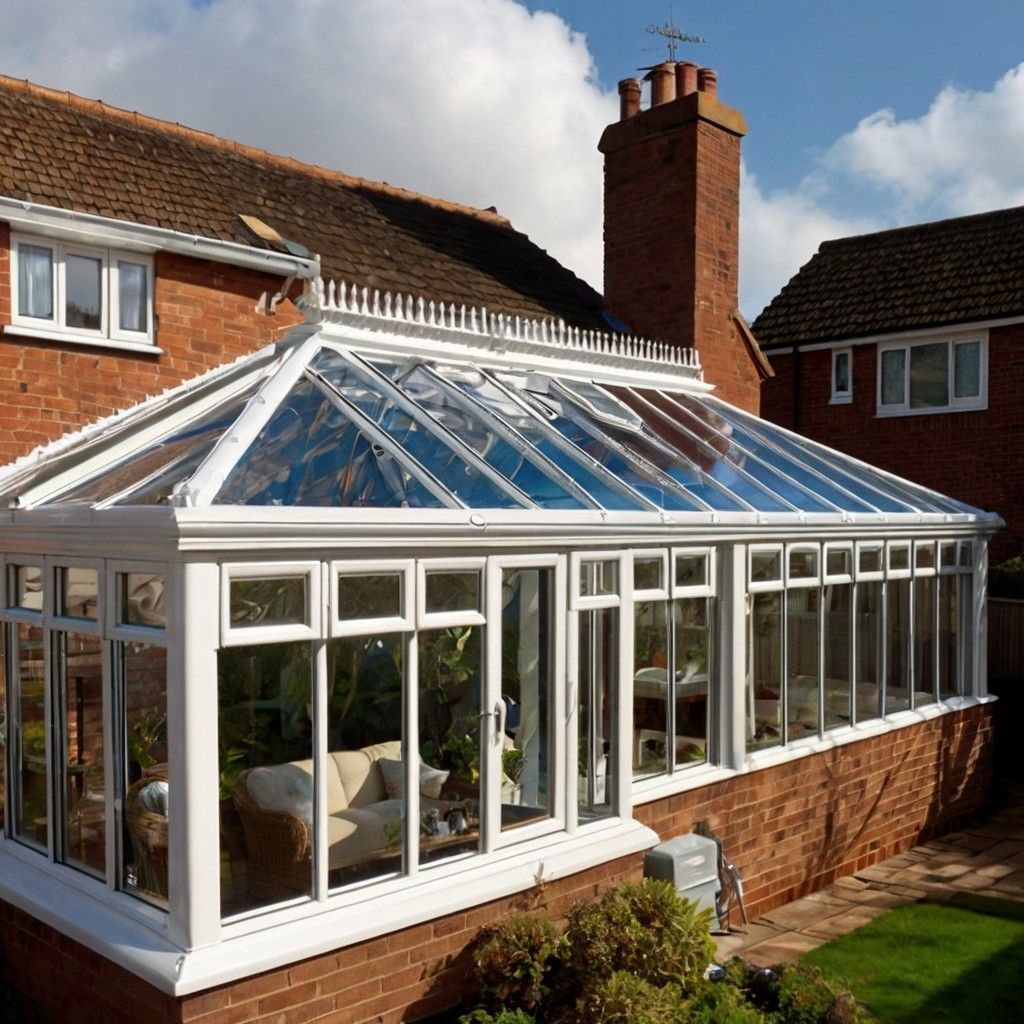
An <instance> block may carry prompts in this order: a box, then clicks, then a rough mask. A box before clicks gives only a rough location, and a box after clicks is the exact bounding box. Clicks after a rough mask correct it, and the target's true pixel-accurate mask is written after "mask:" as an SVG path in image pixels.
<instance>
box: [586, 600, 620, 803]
mask: <svg viewBox="0 0 1024 1024" xmlns="http://www.w3.org/2000/svg"><path fill="white" fill-rule="evenodd" d="M579 621H580V635H579V702H580V706H579V776H578V785H577V799H578V806H579V816H580V820H582V821H587V820H592V819H594V818H601V817H607V816H608V815H611V814H614V813H615V787H616V783H617V779H618V771H617V764H616V736H617V735H618V717H619V716H618V701H617V693H618V678H619V673H618V651H619V611H618V609H617V608H597V609H589V610H586V611H582V612H580V618H579Z"/></svg>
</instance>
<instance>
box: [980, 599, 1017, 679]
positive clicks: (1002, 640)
mask: <svg viewBox="0 0 1024 1024" xmlns="http://www.w3.org/2000/svg"><path fill="white" fill-rule="evenodd" d="M988 677H989V679H990V680H994V679H1007V680H1009V679H1014V680H1017V679H1024V601H1011V600H1009V599H1008V598H1004V597H990V598H989V599H988Z"/></svg>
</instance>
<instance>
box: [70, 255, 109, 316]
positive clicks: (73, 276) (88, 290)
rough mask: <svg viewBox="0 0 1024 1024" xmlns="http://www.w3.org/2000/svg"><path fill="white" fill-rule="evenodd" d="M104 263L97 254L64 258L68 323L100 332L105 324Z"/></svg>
mask: <svg viewBox="0 0 1024 1024" xmlns="http://www.w3.org/2000/svg"><path fill="white" fill-rule="evenodd" d="M102 281H103V262H102V261H101V260H99V259H97V258H95V257H93V256H77V255H75V254H74V253H70V252H69V253H68V254H67V255H66V256H65V257H64V292H65V306H64V315H65V318H66V319H65V322H66V323H67V325H68V327H81V328H83V329H85V330H88V331H98V330H99V329H100V328H101V327H102V326H103V317H102V310H103V287H102Z"/></svg>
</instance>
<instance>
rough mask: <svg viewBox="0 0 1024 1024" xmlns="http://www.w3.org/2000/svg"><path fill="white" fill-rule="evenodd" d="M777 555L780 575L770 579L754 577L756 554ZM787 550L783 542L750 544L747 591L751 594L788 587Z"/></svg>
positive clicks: (748, 549)
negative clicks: (756, 578) (786, 581)
mask: <svg viewBox="0 0 1024 1024" xmlns="http://www.w3.org/2000/svg"><path fill="white" fill-rule="evenodd" d="M755 555H775V557H776V558H777V559H778V564H779V572H778V575H777V576H775V577H773V578H772V579H770V580H755V579H754V556H755ZM785 578H786V550H785V547H784V545H782V544H749V545H748V546H747V592H748V593H751V594H757V593H769V592H771V591H776V590H784V589H785V587H786V583H785Z"/></svg>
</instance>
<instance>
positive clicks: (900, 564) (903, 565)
mask: <svg viewBox="0 0 1024 1024" xmlns="http://www.w3.org/2000/svg"><path fill="white" fill-rule="evenodd" d="M909 568H910V545H909V544H890V545H889V570H890V572H896V571H902V570H905V569H909Z"/></svg>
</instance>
